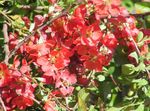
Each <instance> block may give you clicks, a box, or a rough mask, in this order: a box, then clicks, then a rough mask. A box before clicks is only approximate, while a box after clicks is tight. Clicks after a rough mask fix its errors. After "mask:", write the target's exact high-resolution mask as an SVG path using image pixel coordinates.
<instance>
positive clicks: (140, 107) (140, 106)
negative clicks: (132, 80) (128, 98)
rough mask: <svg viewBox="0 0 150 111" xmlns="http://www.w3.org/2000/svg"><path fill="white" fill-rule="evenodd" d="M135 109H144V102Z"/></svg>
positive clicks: (139, 110)
mask: <svg viewBox="0 0 150 111" xmlns="http://www.w3.org/2000/svg"><path fill="white" fill-rule="evenodd" d="M135 111H144V104H140V105H139V106H138V108H137V109H136V110H135Z"/></svg>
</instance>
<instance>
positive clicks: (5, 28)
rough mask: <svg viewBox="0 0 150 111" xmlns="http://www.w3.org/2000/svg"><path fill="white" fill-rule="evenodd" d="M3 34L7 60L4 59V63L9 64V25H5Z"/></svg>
mask: <svg viewBox="0 0 150 111" xmlns="http://www.w3.org/2000/svg"><path fill="white" fill-rule="evenodd" d="M3 34H4V42H5V44H4V51H5V59H4V63H5V64H8V60H9V57H8V55H9V53H10V51H9V45H8V43H9V36H8V25H7V24H6V23H4V24H3Z"/></svg>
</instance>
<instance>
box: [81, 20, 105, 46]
mask: <svg viewBox="0 0 150 111" xmlns="http://www.w3.org/2000/svg"><path fill="white" fill-rule="evenodd" d="M101 38H102V32H101V30H100V28H99V22H95V23H93V24H92V25H90V26H85V27H83V29H82V30H81V44H83V45H87V46H96V45H97V44H98V43H99V42H100V40H101Z"/></svg>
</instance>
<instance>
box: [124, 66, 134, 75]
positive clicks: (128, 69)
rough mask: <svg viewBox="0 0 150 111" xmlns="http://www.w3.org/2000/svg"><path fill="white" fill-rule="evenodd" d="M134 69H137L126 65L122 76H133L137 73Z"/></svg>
mask: <svg viewBox="0 0 150 111" xmlns="http://www.w3.org/2000/svg"><path fill="white" fill-rule="evenodd" d="M134 68H135V67H134V65H133V64H124V65H122V67H121V71H122V74H124V75H131V74H133V73H134V72H135V70H134Z"/></svg>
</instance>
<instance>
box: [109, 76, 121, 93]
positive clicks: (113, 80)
mask: <svg viewBox="0 0 150 111" xmlns="http://www.w3.org/2000/svg"><path fill="white" fill-rule="evenodd" d="M110 78H111V80H112V82H113V83H114V84H115V85H116V86H117V87H118V89H119V91H121V89H120V87H119V85H118V84H117V82H116V81H115V79H114V77H113V76H112V75H110Z"/></svg>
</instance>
